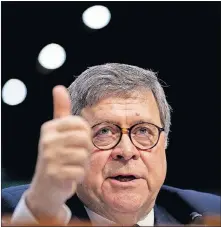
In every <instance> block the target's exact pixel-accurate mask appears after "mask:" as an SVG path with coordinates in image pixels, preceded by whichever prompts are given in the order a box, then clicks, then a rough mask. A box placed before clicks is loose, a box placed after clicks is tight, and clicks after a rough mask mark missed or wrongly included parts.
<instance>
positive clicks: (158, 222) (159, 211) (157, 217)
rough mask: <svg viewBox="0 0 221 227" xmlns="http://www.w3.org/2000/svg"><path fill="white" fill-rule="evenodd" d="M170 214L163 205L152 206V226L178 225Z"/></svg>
mask: <svg viewBox="0 0 221 227" xmlns="http://www.w3.org/2000/svg"><path fill="white" fill-rule="evenodd" d="M180 224H181V223H180V222H179V221H177V220H176V219H175V218H174V217H173V216H172V215H171V214H169V213H168V212H167V210H165V209H164V208H163V207H161V206H158V205H155V206H154V226H165V225H180Z"/></svg>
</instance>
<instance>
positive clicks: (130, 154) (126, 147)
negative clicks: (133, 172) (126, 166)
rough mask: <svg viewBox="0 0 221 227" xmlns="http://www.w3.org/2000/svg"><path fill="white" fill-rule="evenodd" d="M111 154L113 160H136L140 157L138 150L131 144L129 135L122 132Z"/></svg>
mask: <svg viewBox="0 0 221 227" xmlns="http://www.w3.org/2000/svg"><path fill="white" fill-rule="evenodd" d="M111 156H112V158H113V159H115V160H130V159H134V160H137V159H138V158H139V157H140V151H138V150H137V148H136V147H135V146H134V145H133V143H132V142H131V140H130V138H129V136H128V135H127V134H123V135H122V138H121V141H120V143H119V144H118V145H117V146H116V147H115V148H114V149H113V151H112V153H111Z"/></svg>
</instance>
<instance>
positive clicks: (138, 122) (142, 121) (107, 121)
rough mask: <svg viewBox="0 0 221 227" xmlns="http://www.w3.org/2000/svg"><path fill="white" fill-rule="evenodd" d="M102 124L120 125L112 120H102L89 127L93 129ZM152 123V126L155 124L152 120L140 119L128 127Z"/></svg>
mask: <svg viewBox="0 0 221 227" xmlns="http://www.w3.org/2000/svg"><path fill="white" fill-rule="evenodd" d="M104 122H106V123H109V124H115V125H119V126H120V125H121V124H120V122H118V121H113V120H106V119H103V120H96V121H95V122H93V125H92V126H91V127H94V126H95V125H98V124H101V123H104ZM147 122H148V123H152V124H155V123H154V122H153V121H152V120H150V119H149V120H143V119H141V120H139V121H134V122H133V123H132V124H131V125H130V127H131V126H133V125H136V124H140V123H147Z"/></svg>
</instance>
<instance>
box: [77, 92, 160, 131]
mask: <svg viewBox="0 0 221 227" xmlns="http://www.w3.org/2000/svg"><path fill="white" fill-rule="evenodd" d="M81 115H82V116H83V117H84V118H85V119H86V120H87V121H88V122H89V124H90V125H91V126H92V125H94V124H97V123H101V122H104V121H109V122H112V123H115V124H118V125H121V126H122V127H129V126H131V125H133V124H135V123H137V122H140V121H146V122H150V123H154V124H157V125H159V126H161V122H160V114H159V109H158V106H157V103H156V100H155V98H154V95H153V93H152V92H151V91H144V92H142V93H137V92H136V93H131V95H130V96H128V95H127V97H126V98H124V97H116V96H114V97H107V98H104V99H102V100H100V101H99V102H98V103H96V104H95V105H93V106H92V107H86V108H84V109H83V110H82V112H81Z"/></svg>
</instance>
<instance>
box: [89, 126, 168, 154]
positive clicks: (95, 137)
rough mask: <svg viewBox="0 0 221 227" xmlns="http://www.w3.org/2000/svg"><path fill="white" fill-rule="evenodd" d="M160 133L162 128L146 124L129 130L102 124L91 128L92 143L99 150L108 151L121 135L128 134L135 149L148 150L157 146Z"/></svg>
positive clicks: (115, 144)
mask: <svg viewBox="0 0 221 227" xmlns="http://www.w3.org/2000/svg"><path fill="white" fill-rule="evenodd" d="M162 131H164V128H160V127H159V126H157V125H155V124H152V123H148V122H142V123H138V124H135V125H133V126H132V127H130V128H121V127H120V126H118V125H115V124H111V123H107V122H103V123H99V124H97V125H94V126H93V127H92V142H93V144H94V146H95V147H97V148H98V149H100V150H109V149H113V148H114V147H116V146H117V145H118V143H119V142H120V141H121V138H122V135H123V134H128V135H129V138H130V140H131V142H132V143H133V145H134V146H135V147H137V148H138V149H140V150H148V149H151V148H153V147H155V146H156V145H157V143H158V141H159V138H160V133H161V132H162Z"/></svg>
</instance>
